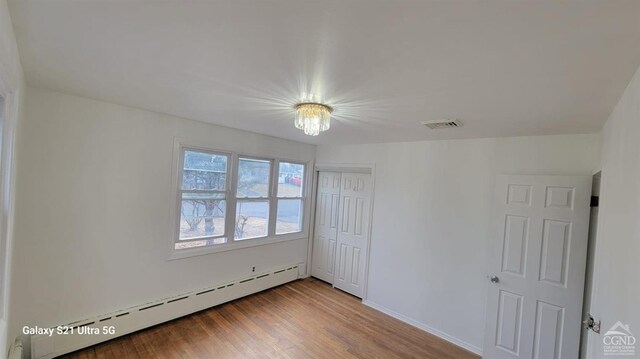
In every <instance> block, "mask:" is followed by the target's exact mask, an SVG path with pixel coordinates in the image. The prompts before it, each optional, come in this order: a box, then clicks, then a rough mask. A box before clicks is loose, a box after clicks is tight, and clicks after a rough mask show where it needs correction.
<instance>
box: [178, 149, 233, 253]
mask: <svg viewBox="0 0 640 359" xmlns="http://www.w3.org/2000/svg"><path fill="white" fill-rule="evenodd" d="M186 151H192V152H201V153H207V154H211V155H217V156H225V157H227V168H226V173H225V183H224V187H225V188H224V190H198V189H196V190H189V189H182V180H183V178H184V176H183V172H184V156H185V152H186ZM231 160H232V155H231V153H228V152H222V151H211V150H208V149H203V148H200V147H192V146H182V147H181V148H180V158H179V161H180V164H179V168H180V176H179V177H178V187H177V192H178V208H181V207H182V195H183V194H184V193H205V194H206V193H211V194H215V193H223V194H224V198H225V199H224V200H225V204H226V205H225V206H226V208H225V218H224V232H223V233H222V234H221V235H217V236H201V237H193V238H187V239H180V221H181V215H180V214H181V213H180V211H178V212H179V213H178V216H177V226H176V229H177V234H176V240H175V243H174V250H176V249H175V244H178V243H189V242H197V241H202V240H211V239H217V238H226V239H227V242H228V241H229V237H228V233H229V228H228V225H229V213H227V211H228V210H229V202H228V201H229V195H230V191H229V187H230V183H229V181H230V179H231V175H230V172H231ZM205 247H208V246H205ZM176 251H182V249H177V250H176Z"/></svg>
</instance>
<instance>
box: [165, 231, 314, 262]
mask: <svg viewBox="0 0 640 359" xmlns="http://www.w3.org/2000/svg"><path fill="white" fill-rule="evenodd" d="M307 238H308V236H307V235H305V233H304V232H298V233H291V234H283V235H279V236H277V237H262V238H255V239H245V240H242V241H236V242H232V243H226V244H218V245H212V246H208V247H200V248H192V249H180V250H175V249H174V250H172V251H171V255H170V256H169V258H167V260H169V261H171V260H176V259H184V258H189V257H195V256H202V255H207V254H212V253H219V252H226V251H232V250H236V249H242V248H250V247H257V246H264V245H267V244H273V243H280V242H287V241H295V240H300V239H307Z"/></svg>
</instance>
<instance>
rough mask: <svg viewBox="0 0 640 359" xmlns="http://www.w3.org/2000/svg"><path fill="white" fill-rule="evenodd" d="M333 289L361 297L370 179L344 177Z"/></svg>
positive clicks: (369, 176)
mask: <svg viewBox="0 0 640 359" xmlns="http://www.w3.org/2000/svg"><path fill="white" fill-rule="evenodd" d="M341 182H342V184H341V189H340V213H339V219H338V241H337V244H338V245H337V248H336V274H335V279H334V281H333V285H334V286H335V287H336V288H339V289H341V290H344V291H345V292H347V293H351V294H353V295H355V296H357V297H362V295H363V294H364V287H363V286H364V274H365V273H364V269H365V265H366V256H367V247H368V238H369V202H370V197H371V188H370V184H371V175H369V174H363V173H343V174H342V181H341Z"/></svg>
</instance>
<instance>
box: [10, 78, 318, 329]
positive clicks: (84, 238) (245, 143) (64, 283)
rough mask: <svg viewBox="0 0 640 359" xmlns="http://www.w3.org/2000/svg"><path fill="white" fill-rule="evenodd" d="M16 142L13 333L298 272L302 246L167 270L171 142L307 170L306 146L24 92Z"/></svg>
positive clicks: (196, 260) (172, 264)
mask: <svg viewBox="0 0 640 359" xmlns="http://www.w3.org/2000/svg"><path fill="white" fill-rule="evenodd" d="M27 94H28V96H27V100H26V106H25V117H24V121H23V126H22V128H21V131H20V136H19V139H18V148H19V152H18V168H17V171H18V178H19V183H18V185H17V188H16V190H17V199H18V203H17V205H16V227H15V235H16V238H17V240H16V247H15V254H14V257H15V259H14V260H15V262H16V267H15V270H14V279H13V280H14V288H13V293H12V300H13V304H14V306H13V312H14V318H13V320H12V328H13V329H14V331H15V330H16V329H18V328H20V327H22V326H23V325H39V326H50V325H58V324H64V323H68V322H70V321H73V320H78V319H83V318H85V317H88V316H93V315H98V314H101V313H108V312H110V311H113V310H115V309H120V308H127V307H129V306H132V305H137V304H142V303H145V302H146V301H148V300H153V299H158V298H163V297H166V296H168V295H173V294H178V293H182V292H184V291H189V290H194V289H198V288H202V287H205V286H209V285H212V284H216V283H219V282H222V281H226V280H231V279H236V278H239V277H240V278H241V277H243V276H246V275H249V274H250V273H251V267H252V266H256V267H257V268H256V269H257V270H258V271H260V270H266V269H269V268H272V267H277V266H282V265H287V264H292V263H298V262H306V257H307V240H306V239H304V240H296V241H288V242H281V243H275V244H269V245H264V246H260V247H252V248H247V249H241V250H234V251H228V252H222V253H216V254H209V255H203V256H198V257H191V258H187V259H178V260H173V261H167V257H168V255H169V253H168V241H169V236H170V235H169V234H170V233H171V230H172V227H171V221H169V211H170V207H171V206H174V205H175V201H174V200H173V199H172V198H171V195H170V193H171V190H172V188H171V168H172V155H173V141H174V136H178V137H180V138H182V139H187V140H189V139H191V140H195V141H197V142H198V143H209V144H210V145H211V146H212V147H214V148H219V149H225V150H229V151H242V152H243V153H249V154H252V153H255V154H260V155H263V156H276V157H284V158H288V159H297V160H302V161H310V160H313V158H314V155H315V147H314V146H311V145H305V144H301V143H296V142H291V141H286V140H281V139H276V138H273V137H268V136H263V135H258V134H253V133H249V132H243V131H238V130H233V129H229V128H224V127H219V126H214V125H209V124H204V123H199V122H195V121H189V120H184V119H179V118H176V117H172V116H167V115H161V114H158V113H153V112H148V111H142V110H136V109H132V108H128V107H123V106H117V105H113V104H108V103H105V102H100V101H94V100H89V99H84V98H79V97H74V96H69V95H64V94H61V93H57V92H51V91H46V90H39V89H33V88H29V89H28V92H27Z"/></svg>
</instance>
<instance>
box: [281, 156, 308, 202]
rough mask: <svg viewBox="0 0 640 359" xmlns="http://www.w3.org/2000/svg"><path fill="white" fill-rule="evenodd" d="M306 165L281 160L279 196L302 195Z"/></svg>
mask: <svg viewBox="0 0 640 359" xmlns="http://www.w3.org/2000/svg"><path fill="white" fill-rule="evenodd" d="M303 177H304V165H301V164H297V163H287V162H280V168H279V171H278V197H302V184H303V183H304V178H303Z"/></svg>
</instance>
